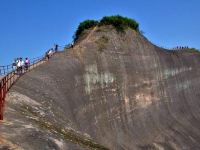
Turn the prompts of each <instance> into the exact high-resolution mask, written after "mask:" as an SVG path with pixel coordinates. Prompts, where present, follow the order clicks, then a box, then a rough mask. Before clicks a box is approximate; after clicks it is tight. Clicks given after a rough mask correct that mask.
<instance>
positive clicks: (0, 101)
mask: <svg viewBox="0 0 200 150" xmlns="http://www.w3.org/2000/svg"><path fill="white" fill-rule="evenodd" d="M0 120H3V94H2V80H1V81H0Z"/></svg>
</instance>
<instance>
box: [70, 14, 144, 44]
mask: <svg viewBox="0 0 200 150" xmlns="http://www.w3.org/2000/svg"><path fill="white" fill-rule="evenodd" d="M97 25H98V26H104V25H112V26H113V27H115V29H116V30H117V31H120V32H124V31H125V30H126V29H127V28H131V29H133V30H135V31H137V32H140V31H139V24H138V23H137V22H136V21H135V20H134V19H130V18H127V17H122V16H120V15H116V16H106V17H103V18H102V19H101V20H100V21H96V20H86V21H83V22H81V23H80V24H79V26H78V28H77V30H76V32H75V34H74V36H73V39H74V42H75V41H76V40H77V39H78V38H79V37H80V35H81V34H82V33H83V32H84V31H85V30H87V29H90V28H92V27H94V26H97Z"/></svg>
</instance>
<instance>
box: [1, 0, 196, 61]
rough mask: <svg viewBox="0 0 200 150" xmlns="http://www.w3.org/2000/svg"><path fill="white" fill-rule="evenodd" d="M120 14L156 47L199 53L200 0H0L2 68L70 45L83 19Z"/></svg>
mask: <svg viewBox="0 0 200 150" xmlns="http://www.w3.org/2000/svg"><path fill="white" fill-rule="evenodd" d="M116 14H120V15H123V16H127V17H130V18H133V19H135V20H136V21H138V22H139V23H140V29H141V30H142V31H144V33H145V34H144V35H145V36H146V37H147V38H148V39H149V40H150V41H152V42H153V43H155V44H156V45H159V46H162V47H166V48H168V47H169V48H171V47H174V46H190V47H195V48H198V49H200V28H199V27H200V19H199V18H200V1H199V0H190V1H189V0H188V1H186V0H151V1H147V0H140V1H138V0H124V1H122V0H84V1H83V0H0V19H1V21H0V65H5V64H9V63H10V62H11V61H12V59H13V58H15V57H19V56H22V57H26V56H28V57H30V58H33V57H37V56H40V55H42V54H43V53H44V52H45V51H46V50H47V49H49V48H51V47H52V45H53V44H54V43H58V44H60V45H65V44H67V43H69V42H71V41H72V36H73V34H74V32H75V30H76V28H77V26H78V25H79V23H80V22H81V21H84V20H85V19H101V18H102V17H103V16H109V15H116Z"/></svg>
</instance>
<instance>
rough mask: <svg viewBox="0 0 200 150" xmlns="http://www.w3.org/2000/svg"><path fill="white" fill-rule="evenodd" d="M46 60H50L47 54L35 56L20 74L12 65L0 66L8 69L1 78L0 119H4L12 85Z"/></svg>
mask: <svg viewBox="0 0 200 150" xmlns="http://www.w3.org/2000/svg"><path fill="white" fill-rule="evenodd" d="M55 53H56V52H55V51H54V52H53V54H52V55H51V56H50V57H52V56H53V55H54V54H55ZM46 61H48V60H47V59H46V56H45V55H43V56H40V57H37V58H33V59H31V60H30V65H29V67H28V70H25V69H23V72H22V73H20V74H19V73H17V69H16V70H14V69H13V67H12V65H7V66H8V67H7V66H6V67H4V66H0V67H4V68H6V70H4V71H3V73H4V76H3V77H2V78H1V79H0V120H3V114H4V106H5V98H6V94H7V92H8V91H9V89H10V88H11V87H12V85H13V84H14V83H15V82H16V81H17V80H18V79H19V78H20V77H21V76H22V75H24V74H25V73H26V72H28V71H30V70H32V69H34V68H36V67H37V66H39V65H40V64H43V63H44V62H46ZM10 66H11V67H10ZM10 68H12V69H10Z"/></svg>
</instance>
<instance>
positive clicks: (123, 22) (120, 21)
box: [99, 15, 139, 31]
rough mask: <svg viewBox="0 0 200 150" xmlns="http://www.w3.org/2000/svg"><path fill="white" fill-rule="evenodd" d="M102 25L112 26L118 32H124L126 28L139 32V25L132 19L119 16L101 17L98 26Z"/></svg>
mask: <svg viewBox="0 0 200 150" xmlns="http://www.w3.org/2000/svg"><path fill="white" fill-rule="evenodd" d="M102 25H112V26H114V27H115V28H116V29H117V30H118V31H124V30H125V29H127V28H128V27H129V28H131V29H133V30H135V31H139V24H138V23H137V22H136V21H135V20H134V19H130V18H127V17H122V16H119V15H117V16H107V17H103V18H102V19H101V20H100V22H99V26H102Z"/></svg>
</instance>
